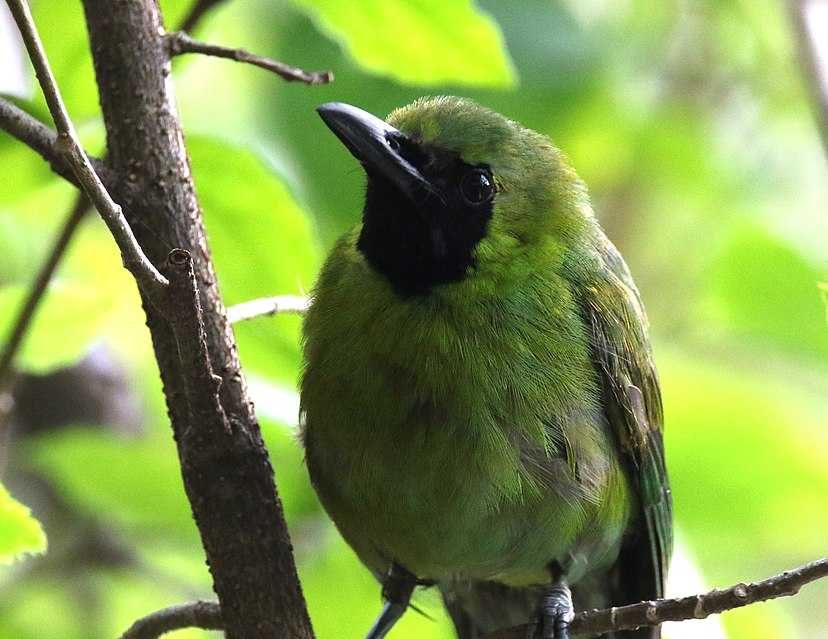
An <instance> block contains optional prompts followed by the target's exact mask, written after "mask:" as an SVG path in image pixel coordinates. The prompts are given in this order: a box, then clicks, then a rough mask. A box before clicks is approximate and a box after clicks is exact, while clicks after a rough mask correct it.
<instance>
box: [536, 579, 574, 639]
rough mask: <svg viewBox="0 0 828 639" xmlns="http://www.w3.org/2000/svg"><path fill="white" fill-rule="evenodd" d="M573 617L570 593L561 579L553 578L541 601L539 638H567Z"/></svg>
mask: <svg viewBox="0 0 828 639" xmlns="http://www.w3.org/2000/svg"><path fill="white" fill-rule="evenodd" d="M574 618H575V609H574V607H573V605H572V593H571V592H570V590H569V586H567V585H566V583H565V582H564V581H562V580H555V581H554V582H553V583H552V585H551V586H550V587H549V590H547V591H546V594H545V595H544V596H543V600H542V601H541V611H540V624H539V630H540V633H539V634H537V635H536V636H537V637H539V638H540V639H569V624H570V623H572V620H573V619H574Z"/></svg>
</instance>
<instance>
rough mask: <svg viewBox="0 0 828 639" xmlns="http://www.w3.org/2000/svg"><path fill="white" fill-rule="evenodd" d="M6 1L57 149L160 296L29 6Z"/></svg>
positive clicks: (139, 274) (159, 281) (129, 264)
mask: <svg viewBox="0 0 828 639" xmlns="http://www.w3.org/2000/svg"><path fill="white" fill-rule="evenodd" d="M6 1H7V4H8V5H9V9H10V10H11V13H12V16H14V20H15V22H16V23H17V28H18V29H19V30H20V35H21V36H23V42H24V43H25V45H26V50H27V51H28V53H29V58H30V59H31V61H32V64H33V65H34V68H35V74H36V75H37V79H38V82H39V83H40V87H41V89H43V95H44V97H45V98H46V104H47V105H48V106H49V112H50V113H51V114H52V119H53V120H54V121H55V126H56V127H57V131H58V133H57V141H56V142H55V148H56V149H57V150H58V151H59V153H60V154H61V155H62V156H63V157H64V158H65V159H66V162H67V163H68V164H69V166H70V167H71V168H72V172H73V173H74V174H75V177H76V178H77V180H78V182H79V183H80V185H81V187H82V188H83V190H84V192H85V193H86V195H87V197H88V198H89V199H90V200H91V201H92V202H93V203H94V204H95V208H96V209H98V212H99V213H100V214H101V217H102V218H103V219H104V221H105V222H106V224H107V226H108V227H109V230H110V231H111V232H112V235H113V236H114V238H115V241H116V242H117V244H118V248H119V249H120V250H121V257H122V259H123V263H124V266H125V267H126V269H127V270H128V271H130V273H132V274H133V276H134V277H135V279H136V280H137V281H138V284H139V285H140V286H141V287H142V288H143V289H144V291H145V292H146V293H147V295H149V296H150V297H153V296H157V295H158V294H159V293H160V291H162V290H163V289H164V288H165V287H166V286H167V280H166V278H165V277H164V276H163V275H161V273H159V272H158V270H157V269H156V268H155V266H153V265H152V263H151V262H150V261H149V259H148V258H147V256H146V255H144V252H143V250H142V249H141V247H140V246H139V245H138V242H137V240H136V239H135V236H134V235H133V233H132V229H131V228H130V227H129V224H127V221H126V218H125V217H124V215H123V212H122V211H121V207H120V206H119V205H118V204H116V203H115V202H114V201H113V200H112V198H111V197H110V196H109V192H108V191H107V190H106V187H104V185H103V183H102V182H101V179H100V177H99V176H98V174H97V173H96V172H95V169H94V168H93V166H92V163H91V162H90V161H89V158H88V157H87V156H86V153H84V151H83V148H82V147H81V145H80V142H79V140H78V137H77V133H76V132H75V127H74V126H73V125H72V121H71V120H70V119H69V114H68V113H67V111H66V106H65V105H64V104H63V98H62V97H61V95H60V90H59V89H58V86H57V82H55V78H54V75H53V74H52V70H51V68H50V67H49V62H48V60H47V59H46V52H45V51H44V49H43V43H42V42H41V41H40V36H39V35H38V33H37V28H36V27H35V24H34V19H33V18H32V14H31V12H30V11H29V5H28V3H27V2H26V0H6Z"/></svg>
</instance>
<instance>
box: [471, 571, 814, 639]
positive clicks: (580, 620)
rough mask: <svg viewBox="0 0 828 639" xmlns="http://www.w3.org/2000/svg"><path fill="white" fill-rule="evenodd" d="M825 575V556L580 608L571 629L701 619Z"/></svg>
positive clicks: (509, 636)
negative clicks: (700, 586) (648, 597)
mask: <svg viewBox="0 0 828 639" xmlns="http://www.w3.org/2000/svg"><path fill="white" fill-rule="evenodd" d="M824 577H828V557H826V558H823V559H819V560H817V561H812V562H811V563H809V564H805V565H804V566H799V567H798V568H795V569H793V570H788V571H786V572H783V573H782V574H779V575H774V576H773V577H770V578H768V579H765V580H763V581H757V582H754V583H750V584H736V585H735V586H732V587H731V588H728V589H727V590H711V591H710V592H707V593H704V594H701V595H693V596H691V597H681V598H679V599H657V600H655V601H642V602H641V603H636V604H630V605H629V606H621V607H618V608H608V609H606V610H590V611H587V612H580V613H578V614H577V615H575V619H573V621H572V625H571V626H570V631H571V632H572V634H575V635H578V634H596V635H600V634H604V633H606V632H612V631H618V630H632V629H634V628H640V627H642V626H657V625H659V624H662V623H664V622H665V621H684V620H686V619H704V618H705V617H708V616H710V615H715V614H719V613H721V612H725V611H726V610H732V609H734V608H741V607H742V606H747V605H748V604H753V603H757V602H760V601H767V600H768V599H775V598H777V597H787V596H790V595H795V594H796V593H797V592H799V589H800V588H802V586H804V585H805V584H808V583H810V582H812V581H816V580H817V579H822V578H824ZM529 630H530V626H529V625H522V626H514V627H512V628H506V629H505V630H498V631H497V632H493V633H491V634H489V635H486V637H484V639H524V638H525V637H526V636H527V632H529Z"/></svg>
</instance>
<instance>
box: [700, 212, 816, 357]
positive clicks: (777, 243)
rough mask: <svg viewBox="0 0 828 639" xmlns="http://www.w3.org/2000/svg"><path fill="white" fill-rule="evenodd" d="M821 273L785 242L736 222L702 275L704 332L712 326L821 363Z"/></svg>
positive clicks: (756, 228)
mask: <svg viewBox="0 0 828 639" xmlns="http://www.w3.org/2000/svg"><path fill="white" fill-rule="evenodd" d="M822 275H824V273H822V272H821V271H820V270H819V269H818V268H817V267H815V266H814V265H813V264H811V263H810V262H809V261H808V260H807V259H806V258H805V257H804V256H803V255H802V254H801V253H800V252H798V251H797V250H796V249H795V248H794V247H793V246H792V245H791V244H789V243H787V242H785V241H784V240H782V239H780V238H778V237H776V236H774V235H772V234H771V233H770V232H768V231H767V230H765V229H763V228H761V227H759V226H758V225H756V224H747V223H746V224H737V225H735V228H734V230H733V231H732V233H731V235H730V236H729V237H728V238H727V239H726V240H725V242H724V247H723V249H722V251H721V253H720V255H719V256H717V259H716V260H715V261H714V263H713V265H712V266H711V268H710V270H709V272H708V278H709V279H708V281H709V285H708V297H707V299H706V300H704V304H705V310H706V311H707V312H708V319H709V320H710V321H706V322H705V325H706V328H705V330H710V325H711V324H713V326H715V325H716V324H718V325H719V326H721V327H722V328H724V329H725V330H726V331H728V332H730V333H732V334H735V335H736V336H739V337H743V338H751V339H752V340H754V341H760V340H761V341H762V342H764V343H765V344H767V345H771V346H775V347H776V348H780V349H785V350H787V351H789V352H791V353H792V354H797V355H800V356H804V357H806V358H813V359H814V360H819V361H825V357H826V356H828V329H827V328H826V326H825V308H824V306H823V304H822V303H821V300H820V290H819V280H820V279H821V276H822ZM791 309H796V312H791Z"/></svg>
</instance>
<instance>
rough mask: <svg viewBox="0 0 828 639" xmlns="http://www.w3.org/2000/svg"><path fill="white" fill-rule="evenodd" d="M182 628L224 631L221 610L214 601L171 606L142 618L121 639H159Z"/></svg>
mask: <svg viewBox="0 0 828 639" xmlns="http://www.w3.org/2000/svg"><path fill="white" fill-rule="evenodd" d="M182 628H202V629H204V630H222V629H223V628H224V622H223V621H222V618H221V608H220V607H219V605H218V604H217V603H215V602H213V601H194V602H192V603H186V604H182V605H180V606H170V607H169V608H164V609H162V610H158V611H157V612H153V613H152V614H150V615H147V616H146V617H142V618H141V619H139V620H138V621H136V622H135V623H134V624H132V625H131V626H130V627H129V630H127V631H126V632H125V633H124V634H122V635H121V637H120V639H157V637H160V636H161V635H163V634H165V633H167V632H172V631H173V630H181V629H182Z"/></svg>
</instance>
